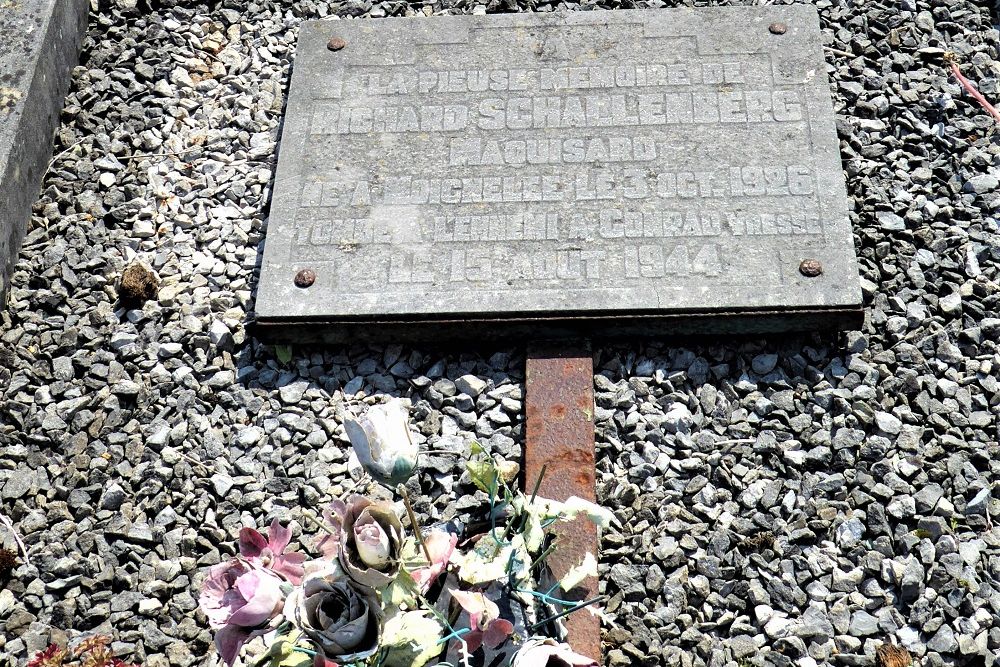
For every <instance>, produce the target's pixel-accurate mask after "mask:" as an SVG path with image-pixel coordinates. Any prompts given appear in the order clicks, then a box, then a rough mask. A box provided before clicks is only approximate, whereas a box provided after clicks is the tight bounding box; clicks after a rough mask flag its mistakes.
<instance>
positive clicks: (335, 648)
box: [285, 574, 382, 664]
mask: <svg viewBox="0 0 1000 667" xmlns="http://www.w3.org/2000/svg"><path fill="white" fill-rule="evenodd" d="M285 616H286V617H287V618H288V619H289V620H290V621H291V622H292V623H293V624H295V625H296V626H297V627H298V628H299V629H300V630H302V632H304V633H305V634H306V636H308V637H309V639H311V640H312V641H313V642H314V643H315V644H316V646H317V647H319V649H320V650H322V652H323V654H324V655H325V656H326V657H327V658H329V659H330V660H335V661H338V662H340V663H341V664H343V663H345V662H353V661H356V660H363V659H364V658H367V657H368V656H370V655H372V654H373V653H374V652H375V650H376V649H377V648H378V644H379V637H380V635H381V631H382V611H381V608H380V607H379V603H378V599H377V597H376V595H375V591H374V590H373V589H371V588H368V587H367V586H362V585H360V584H358V583H356V582H354V581H352V580H351V579H348V578H347V577H344V576H343V575H339V574H327V575H326V576H315V577H311V578H308V579H306V580H305V582H303V584H302V588H300V589H296V590H295V591H293V592H292V593H291V595H289V597H288V600H287V601H286V604H285Z"/></svg>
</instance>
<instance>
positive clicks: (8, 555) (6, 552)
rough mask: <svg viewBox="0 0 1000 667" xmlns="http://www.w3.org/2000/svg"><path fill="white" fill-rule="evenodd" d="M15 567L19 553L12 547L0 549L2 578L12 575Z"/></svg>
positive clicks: (0, 572)
mask: <svg viewBox="0 0 1000 667" xmlns="http://www.w3.org/2000/svg"><path fill="white" fill-rule="evenodd" d="M15 567H17V554H15V553H14V552H13V551H11V550H10V549H0V579H6V578H8V577H10V573H11V572H13V571H14V568H15Z"/></svg>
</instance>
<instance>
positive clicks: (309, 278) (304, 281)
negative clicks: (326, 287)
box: [295, 269, 316, 289]
mask: <svg viewBox="0 0 1000 667" xmlns="http://www.w3.org/2000/svg"><path fill="white" fill-rule="evenodd" d="M314 282H316V272H315V271H313V270H312V269H302V270H301V271H299V272H298V273H296V274H295V286H296V287H301V288H303V289H305V288H306V287H309V286H311V285H312V284H313V283H314Z"/></svg>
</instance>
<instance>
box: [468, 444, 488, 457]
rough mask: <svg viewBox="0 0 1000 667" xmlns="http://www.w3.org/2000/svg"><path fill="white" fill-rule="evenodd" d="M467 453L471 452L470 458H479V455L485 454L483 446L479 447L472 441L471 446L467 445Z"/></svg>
mask: <svg viewBox="0 0 1000 667" xmlns="http://www.w3.org/2000/svg"><path fill="white" fill-rule="evenodd" d="M469 451H470V452H472V456H479V455H480V454H485V453H486V450H485V449H483V446H482V445H480V444H479V443H478V442H476V441H475V440H473V441H472V444H470V445H469Z"/></svg>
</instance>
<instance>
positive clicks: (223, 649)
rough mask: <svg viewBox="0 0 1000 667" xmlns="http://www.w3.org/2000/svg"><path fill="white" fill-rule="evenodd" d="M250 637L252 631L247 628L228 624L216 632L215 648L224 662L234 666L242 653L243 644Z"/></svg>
mask: <svg viewBox="0 0 1000 667" xmlns="http://www.w3.org/2000/svg"><path fill="white" fill-rule="evenodd" d="M248 639H250V632H249V631H248V630H246V629H245V628H241V627H237V626H235V625H227V626H225V627H223V628H221V629H220V630H219V631H218V632H216V633H215V648H216V649H217V650H218V651H219V655H220V656H221V657H222V660H223V662H225V663H226V664H227V665H229V666H230V667H232V665H233V663H235V662H236V658H238V657H239V655H240V649H241V648H243V644H245V643H246V642H247V640H248Z"/></svg>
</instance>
